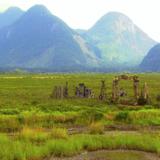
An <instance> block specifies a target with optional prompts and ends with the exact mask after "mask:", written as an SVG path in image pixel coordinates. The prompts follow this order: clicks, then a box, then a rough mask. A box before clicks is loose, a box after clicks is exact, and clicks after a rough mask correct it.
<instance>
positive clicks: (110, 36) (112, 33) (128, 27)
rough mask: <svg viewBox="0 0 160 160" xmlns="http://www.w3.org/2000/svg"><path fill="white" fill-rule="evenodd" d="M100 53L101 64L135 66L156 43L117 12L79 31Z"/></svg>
mask: <svg viewBox="0 0 160 160" xmlns="http://www.w3.org/2000/svg"><path fill="white" fill-rule="evenodd" d="M79 33H80V34H82V36H83V37H85V38H86V39H87V40H88V41H89V42H91V43H93V44H94V45H95V46H97V47H98V48H99V49H100V50H101V52H102V59H103V63H104V64H106V65H108V66H111V67H118V66H123V67H124V66H137V65H139V64H140V63H141V61H142V59H143V58H144V56H145V55H146V54H147V52H148V50H149V49H150V48H151V47H153V46H154V45H155V44H156V42H155V41H154V40H152V39H151V38H150V37H149V36H148V35H147V34H145V33H144V32H143V31H142V30H141V29H139V28H138V27H137V26H136V25H135V24H134V23H133V22H132V21H131V20H130V19H129V18H128V17H127V16H125V15H124V14H122V13H118V12H110V13H108V14H106V15H104V16H103V17H102V18H101V19H100V20H99V21H98V22H97V23H96V24H95V25H94V26H93V27H92V28H91V29H89V30H88V31H86V32H84V31H83V30H80V31H79Z"/></svg>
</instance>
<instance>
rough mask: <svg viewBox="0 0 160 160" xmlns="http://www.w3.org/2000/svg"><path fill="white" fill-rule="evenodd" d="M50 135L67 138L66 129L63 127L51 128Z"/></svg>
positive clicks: (56, 137)
mask: <svg viewBox="0 0 160 160" xmlns="http://www.w3.org/2000/svg"><path fill="white" fill-rule="evenodd" d="M51 137H52V138H55V139H67V138H68V131H67V129H65V128H53V129H52V131H51Z"/></svg>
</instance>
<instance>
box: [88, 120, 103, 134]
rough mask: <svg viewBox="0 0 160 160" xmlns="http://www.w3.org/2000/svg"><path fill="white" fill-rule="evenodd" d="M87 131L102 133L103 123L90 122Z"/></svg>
mask: <svg viewBox="0 0 160 160" xmlns="http://www.w3.org/2000/svg"><path fill="white" fill-rule="evenodd" d="M89 133H91V134H103V133H104V125H103V124H102V123H100V122H96V123H92V124H91V125H90V126H89Z"/></svg>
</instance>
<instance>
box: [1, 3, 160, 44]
mask: <svg viewBox="0 0 160 160" xmlns="http://www.w3.org/2000/svg"><path fill="white" fill-rule="evenodd" d="M34 4H44V5H45V6H46V7H47V8H48V9H49V10H50V11H51V12H52V13H53V14H54V15H56V16H58V17H60V18H61V19H63V20H64V21H65V22H66V23H67V24H68V25H69V26H70V27H72V28H81V29H88V28H90V27H91V26H92V25H93V24H94V23H95V22H96V21H97V20H98V19H99V18H100V17H101V16H103V15H104V14H106V13H107V12H109V11H119V12H122V13H124V14H126V15H127V16H129V17H130V18H131V19H132V20H133V22H134V23H135V24H136V25H138V26H139V27H140V28H141V29H142V30H143V31H145V32H146V33H147V34H148V35H149V36H151V37H152V38H154V39H155V40H157V41H159V42H160V0H0V10H1V11H2V10H4V9H6V8H8V7H10V6H19V7H20V8H22V9H25V10H26V9H28V8H29V7H31V6H33V5H34Z"/></svg>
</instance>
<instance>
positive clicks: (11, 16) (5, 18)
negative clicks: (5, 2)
mask: <svg viewBox="0 0 160 160" xmlns="http://www.w3.org/2000/svg"><path fill="white" fill-rule="evenodd" d="M23 14H24V12H23V11H22V10H21V9H20V8H17V7H10V8H8V9H7V10H6V11H5V12H3V13H0V29H1V28H3V27H6V26H9V25H11V24H13V23H14V22H15V21H17V20H18V19H19V18H20V17H21V16H22V15H23Z"/></svg>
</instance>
